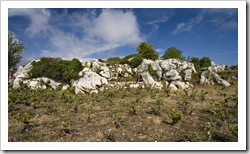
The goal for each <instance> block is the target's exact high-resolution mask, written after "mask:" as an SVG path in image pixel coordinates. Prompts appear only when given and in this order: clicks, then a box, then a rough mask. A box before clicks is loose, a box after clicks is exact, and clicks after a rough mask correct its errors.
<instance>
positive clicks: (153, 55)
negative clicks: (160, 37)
mask: <svg viewBox="0 0 250 154" xmlns="http://www.w3.org/2000/svg"><path fill="white" fill-rule="evenodd" d="M137 51H138V52H139V54H140V55H141V56H142V58H145V59H151V60H157V59H159V54H158V53H157V52H156V51H155V50H154V48H153V44H148V43H146V42H142V43H141V44H140V45H139V46H138V47H137Z"/></svg>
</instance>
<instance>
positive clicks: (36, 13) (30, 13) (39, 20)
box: [8, 8, 50, 36]
mask: <svg viewBox="0 0 250 154" xmlns="http://www.w3.org/2000/svg"><path fill="white" fill-rule="evenodd" d="M8 13H9V14H8V16H9V17H11V16H26V17H29V18H30V20H31V22H30V25H29V27H27V29H26V32H27V33H28V35H29V36H34V35H36V34H41V32H46V31H47V30H48V21H49V18H50V12H49V11H48V10H46V9H23V8H15V9H14V8H10V9H9V11H8Z"/></svg>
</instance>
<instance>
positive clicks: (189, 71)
mask: <svg viewBox="0 0 250 154" xmlns="http://www.w3.org/2000/svg"><path fill="white" fill-rule="evenodd" d="M184 72H185V77H184V80H186V81H190V80H191V78H192V69H186V70H185V71H184Z"/></svg>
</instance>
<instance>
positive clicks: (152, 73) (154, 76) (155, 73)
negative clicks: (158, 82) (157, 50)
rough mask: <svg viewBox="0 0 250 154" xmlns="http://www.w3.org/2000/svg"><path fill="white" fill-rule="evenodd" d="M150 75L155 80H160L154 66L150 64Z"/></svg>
mask: <svg viewBox="0 0 250 154" xmlns="http://www.w3.org/2000/svg"><path fill="white" fill-rule="evenodd" d="M148 73H149V74H150V75H151V76H152V77H153V78H154V79H158V78H159V76H158V74H157V71H156V70H154V69H153V67H152V65H151V64H149V65H148Z"/></svg>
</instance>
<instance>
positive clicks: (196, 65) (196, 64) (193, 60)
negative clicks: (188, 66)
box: [191, 57, 201, 72]
mask: <svg viewBox="0 0 250 154" xmlns="http://www.w3.org/2000/svg"><path fill="white" fill-rule="evenodd" d="M191 63H193V64H194V68H195V70H196V72H200V71H201V67H200V59H199V58H197V57H192V58H191Z"/></svg>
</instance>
